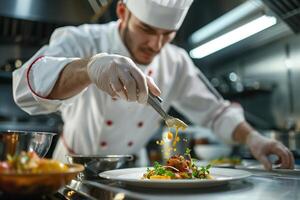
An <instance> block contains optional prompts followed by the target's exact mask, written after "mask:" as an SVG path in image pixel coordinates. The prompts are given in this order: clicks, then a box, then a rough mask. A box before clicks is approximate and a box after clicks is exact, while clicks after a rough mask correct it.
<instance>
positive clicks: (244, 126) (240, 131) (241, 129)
mask: <svg viewBox="0 0 300 200" xmlns="http://www.w3.org/2000/svg"><path fill="white" fill-rule="evenodd" d="M252 133H254V129H253V128H252V127H251V126H250V125H249V124H248V123H247V122H242V123H240V124H239V125H238V126H237V127H236V129H235V130H234V132H233V135H232V138H233V140H234V141H236V142H238V143H240V144H246V142H247V138H248V136H249V135H250V134H252Z"/></svg>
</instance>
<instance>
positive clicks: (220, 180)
mask: <svg viewBox="0 0 300 200" xmlns="http://www.w3.org/2000/svg"><path fill="white" fill-rule="evenodd" d="M147 168H149V167H135V168H124V169H114V170H108V171H104V172H101V173H99V174H98V176H99V177H101V178H105V179H108V180H113V181H121V182H131V183H132V182H133V183H145V184H152V183H157V184H161V183H168V184H180V183H182V184H183V183H191V184H193V183H194V184H200V183H221V182H228V181H234V180H240V179H244V178H247V177H250V176H252V173H251V172H249V171H246V170H241V169H227V168H218V167H213V168H212V169H214V170H217V171H235V172H240V173H243V175H240V176H238V177H230V178H226V179H217V180H216V179H215V180H214V179H172V180H160V179H159V180H149V179H142V178H141V179H126V178H118V177H116V178H113V177H111V176H109V174H107V173H113V172H118V171H119V172H121V171H125V170H130V171H132V172H134V170H147ZM150 168H153V167H150Z"/></svg>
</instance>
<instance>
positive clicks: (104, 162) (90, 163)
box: [67, 154, 133, 179]
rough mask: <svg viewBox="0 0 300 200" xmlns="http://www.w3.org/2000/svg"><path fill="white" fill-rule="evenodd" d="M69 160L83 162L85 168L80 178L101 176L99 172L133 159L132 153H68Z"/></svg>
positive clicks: (116, 167) (120, 165)
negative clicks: (101, 154)
mask: <svg viewBox="0 0 300 200" xmlns="http://www.w3.org/2000/svg"><path fill="white" fill-rule="evenodd" d="M67 160H68V162H70V163H77V164H82V165H83V166H84V167H85V169H84V171H83V173H82V174H81V177H79V178H80V179H94V178H99V176H98V174H99V173H100V172H103V171H107V170H113V169H118V168H120V167H122V166H123V165H124V164H125V163H126V162H128V161H132V160H133V156H132V155H106V156H97V155H90V156H88V155H87V156H86V155H73V154H69V155H67Z"/></svg>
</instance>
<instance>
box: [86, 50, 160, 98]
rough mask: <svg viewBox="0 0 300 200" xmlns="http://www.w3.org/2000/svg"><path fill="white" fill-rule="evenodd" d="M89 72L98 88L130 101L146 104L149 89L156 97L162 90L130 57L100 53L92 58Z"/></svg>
mask: <svg viewBox="0 0 300 200" xmlns="http://www.w3.org/2000/svg"><path fill="white" fill-rule="evenodd" d="M87 72H88V75H89V77H90V79H91V81H92V83H94V84H96V86H97V87H98V88H99V89H101V90H103V91H105V92H106V93H108V94H109V95H111V96H112V97H115V96H119V97H121V98H123V99H125V100H128V101H138V102H139V103H146V102H147V98H148V89H149V90H150V91H151V92H152V93H153V94H154V95H157V96H158V95H160V90H159V88H158V87H157V86H156V84H155V83H154V81H153V80H152V79H151V78H150V77H147V76H146V75H145V74H144V73H143V72H142V71H141V70H140V69H139V68H138V67H137V66H136V64H135V63H134V62H133V61H132V60H131V59H130V58H128V57H124V56H120V55H115V54H106V53H100V54H96V55H94V56H93V57H91V58H90V61H89V63H88V65H87Z"/></svg>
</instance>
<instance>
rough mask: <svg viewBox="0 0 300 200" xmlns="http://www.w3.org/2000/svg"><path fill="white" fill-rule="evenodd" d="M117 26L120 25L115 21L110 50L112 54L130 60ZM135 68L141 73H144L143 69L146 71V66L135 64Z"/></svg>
mask: <svg viewBox="0 0 300 200" xmlns="http://www.w3.org/2000/svg"><path fill="white" fill-rule="evenodd" d="M119 25H120V22H119V21H117V22H116V24H115V26H114V28H113V38H112V41H111V44H113V45H112V46H113V48H112V52H111V53H113V54H119V55H122V56H126V57H129V58H131V55H130V53H129V51H128V49H127V47H126V46H125V44H124V42H123V40H122V38H121V35H120V32H119ZM137 66H138V67H139V68H140V69H141V70H142V71H145V69H147V67H148V65H141V64H137Z"/></svg>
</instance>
